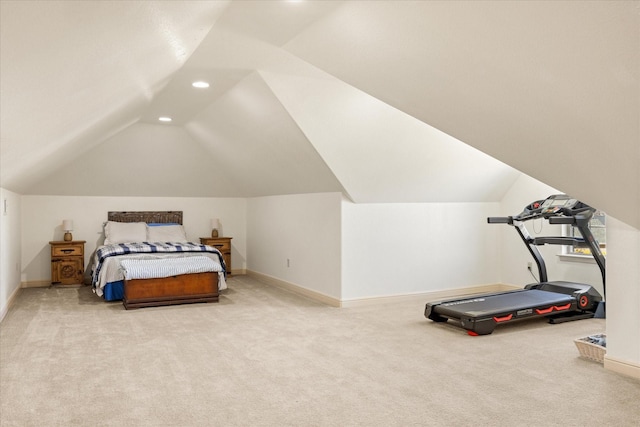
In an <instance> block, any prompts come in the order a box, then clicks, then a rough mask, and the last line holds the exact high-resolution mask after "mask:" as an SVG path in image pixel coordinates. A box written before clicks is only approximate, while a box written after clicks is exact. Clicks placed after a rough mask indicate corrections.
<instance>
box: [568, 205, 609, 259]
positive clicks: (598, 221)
mask: <svg viewBox="0 0 640 427" xmlns="http://www.w3.org/2000/svg"><path fill="white" fill-rule="evenodd" d="M589 230H591V234H593V237H594V238H595V239H596V241H597V242H598V244H599V245H600V251H601V252H602V255H605V256H606V255H607V228H606V214H605V213H604V212H601V211H596V212H595V213H594V214H593V217H591V220H590V221H589ZM564 235H565V236H570V237H580V238H581V237H582V236H581V235H580V230H578V229H577V228H576V227H573V226H572V225H566V226H564ZM562 254H563V255H577V256H586V257H589V258H591V249H589V247H588V246H564V247H563V250H562Z"/></svg>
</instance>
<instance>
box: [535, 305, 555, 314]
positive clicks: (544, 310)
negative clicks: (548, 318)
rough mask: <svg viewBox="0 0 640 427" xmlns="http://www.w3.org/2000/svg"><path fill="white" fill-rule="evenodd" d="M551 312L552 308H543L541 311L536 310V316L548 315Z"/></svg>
mask: <svg viewBox="0 0 640 427" xmlns="http://www.w3.org/2000/svg"><path fill="white" fill-rule="evenodd" d="M552 311H553V306H551V307H549V308H543V309H539V308H536V314H548V313H551V312H552Z"/></svg>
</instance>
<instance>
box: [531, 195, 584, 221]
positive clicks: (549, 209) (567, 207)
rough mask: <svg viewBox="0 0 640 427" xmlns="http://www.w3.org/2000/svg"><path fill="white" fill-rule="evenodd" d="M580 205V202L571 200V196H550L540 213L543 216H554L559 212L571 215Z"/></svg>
mask: <svg viewBox="0 0 640 427" xmlns="http://www.w3.org/2000/svg"><path fill="white" fill-rule="evenodd" d="M578 203H580V202H578V200H576V199H571V198H569V196H565V195H564V194H558V195H554V196H549V197H548V198H547V199H546V200H545V201H544V202H543V203H542V206H541V207H540V209H541V212H540V213H541V214H542V215H543V216H547V215H554V214H557V213H559V212H562V213H568V214H570V212H572V211H573V210H574V209H576V207H577V205H578Z"/></svg>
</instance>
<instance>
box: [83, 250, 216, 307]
mask: <svg viewBox="0 0 640 427" xmlns="http://www.w3.org/2000/svg"><path fill="white" fill-rule="evenodd" d="M196 256H200V257H202V256H206V257H207V258H210V259H212V260H213V262H214V263H215V264H216V265H217V266H218V267H217V268H218V270H216V271H218V272H219V273H218V289H219V290H223V289H227V283H226V281H225V279H224V273H222V266H221V265H220V263H219V262H218V255H217V254H214V253H199V252H193V253H188V252H186V253H150V254H127V255H118V256H113V257H108V258H106V259H105V260H104V262H103V265H102V268H101V270H100V275H99V276H98V281H97V283H96V285H95V287H94V292H95V293H96V295H98V296H102V295H103V289H104V287H105V285H106V284H107V283H110V282H117V281H119V280H124V271H123V269H122V266H121V265H120V260H122V259H147V260H153V259H163V258H165V259H166V258H185V257H196ZM94 268H95V265H94Z"/></svg>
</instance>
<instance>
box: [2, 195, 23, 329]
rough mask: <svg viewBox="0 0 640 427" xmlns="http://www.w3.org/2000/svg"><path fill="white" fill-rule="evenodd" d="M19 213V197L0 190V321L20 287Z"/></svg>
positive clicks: (20, 228)
mask: <svg viewBox="0 0 640 427" xmlns="http://www.w3.org/2000/svg"><path fill="white" fill-rule="evenodd" d="M5 200H6V213H5V211H4V206H5ZM20 211H21V200H20V195H19V194H16V193H13V192H11V191H9V190H5V189H4V188H0V320H2V318H4V316H5V314H6V313H7V310H8V308H9V302H10V300H11V298H13V296H14V295H15V293H16V292H17V291H18V288H19V287H20V264H21V262H20V256H21V252H22V249H21V246H22V244H21V230H22V225H21V218H20Z"/></svg>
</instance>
